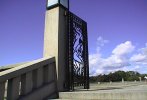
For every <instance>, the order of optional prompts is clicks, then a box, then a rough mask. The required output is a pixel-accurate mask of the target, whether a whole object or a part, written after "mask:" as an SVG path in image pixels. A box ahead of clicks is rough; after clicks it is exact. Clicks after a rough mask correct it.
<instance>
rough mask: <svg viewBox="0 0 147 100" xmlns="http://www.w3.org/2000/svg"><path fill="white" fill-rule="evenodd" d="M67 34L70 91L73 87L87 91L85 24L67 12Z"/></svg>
mask: <svg viewBox="0 0 147 100" xmlns="http://www.w3.org/2000/svg"><path fill="white" fill-rule="evenodd" d="M68 33H69V42H68V43H69V46H68V47H69V54H68V55H69V64H68V65H69V85H70V86H69V87H70V90H74V89H75V88H74V87H83V88H84V89H89V62H88V38H87V23H86V22H85V21H84V20H82V19H81V18H79V17H78V16H76V15H74V14H73V13H71V12H69V13H68Z"/></svg>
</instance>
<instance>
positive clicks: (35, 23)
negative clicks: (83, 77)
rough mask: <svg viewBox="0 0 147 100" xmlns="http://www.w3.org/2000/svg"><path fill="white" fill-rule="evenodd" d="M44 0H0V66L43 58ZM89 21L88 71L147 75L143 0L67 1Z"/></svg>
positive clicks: (146, 2)
mask: <svg viewBox="0 0 147 100" xmlns="http://www.w3.org/2000/svg"><path fill="white" fill-rule="evenodd" d="M45 6H46V0H1V1H0V66H3V65H8V64H14V63H18V62H25V61H30V60H34V59H38V58H41V57H42V52H43V34H44V22H45V10H46V7H45ZM70 10H71V11H72V12H74V13H75V14H76V15H78V16H80V17H81V18H82V19H84V20H85V21H87V23H88V41H89V62H90V75H97V74H104V73H109V72H113V71H117V70H124V71H129V70H134V71H139V72H140V73H147V39H146V38H147V0H92V1H89V0H70Z"/></svg>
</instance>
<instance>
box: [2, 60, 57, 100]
mask: <svg viewBox="0 0 147 100" xmlns="http://www.w3.org/2000/svg"><path fill="white" fill-rule="evenodd" d="M56 82H57V76H56V64H55V58H42V59H39V60H36V61H32V62H30V63H27V64H24V65H21V66H18V67H15V68H12V69H8V70H6V71H2V72H0V100H44V99H48V98H51V97H52V96H55V97H57V96H58V90H57V83H56Z"/></svg>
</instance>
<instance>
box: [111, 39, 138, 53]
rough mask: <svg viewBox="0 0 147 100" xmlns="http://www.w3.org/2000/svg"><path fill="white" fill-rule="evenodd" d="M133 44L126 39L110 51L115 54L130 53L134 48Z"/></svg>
mask: <svg viewBox="0 0 147 100" xmlns="http://www.w3.org/2000/svg"><path fill="white" fill-rule="evenodd" d="M134 48H135V46H133V45H132V43H131V41H126V42H125V43H121V44H119V45H118V46H117V47H116V48H115V49H114V50H113V51H112V53H113V54H115V55H120V56H121V55H125V54H128V53H131V52H132V51H133V50H134Z"/></svg>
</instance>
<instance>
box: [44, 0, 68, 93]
mask: <svg viewBox="0 0 147 100" xmlns="http://www.w3.org/2000/svg"><path fill="white" fill-rule="evenodd" d="M68 8H69V1H68V0H47V9H46V16H45V32H44V54H43V55H44V57H55V58H56V69H57V78H58V82H57V83H58V90H59V91H65V90H66V68H67V65H68V64H67V62H68V61H67V59H68V58H67V57H68V56H67V53H68V50H67V45H66V44H67V25H66V21H67V20H66V18H67V17H66V11H67V10H68Z"/></svg>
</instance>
